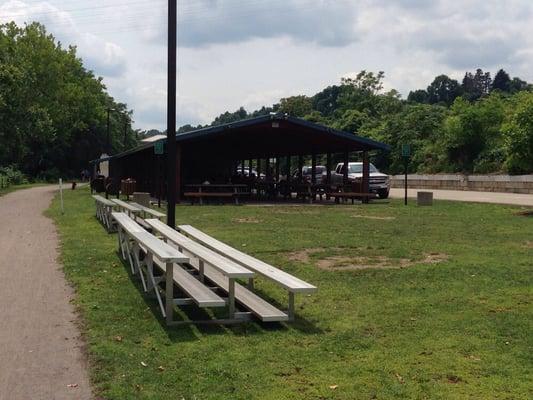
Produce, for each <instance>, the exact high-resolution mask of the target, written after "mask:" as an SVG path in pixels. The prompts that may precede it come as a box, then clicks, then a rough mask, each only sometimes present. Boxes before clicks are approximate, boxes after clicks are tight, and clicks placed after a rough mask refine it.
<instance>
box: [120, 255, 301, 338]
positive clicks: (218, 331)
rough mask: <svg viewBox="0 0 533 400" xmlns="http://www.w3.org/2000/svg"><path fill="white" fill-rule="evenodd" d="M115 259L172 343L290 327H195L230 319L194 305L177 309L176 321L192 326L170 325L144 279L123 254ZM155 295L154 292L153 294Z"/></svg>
mask: <svg viewBox="0 0 533 400" xmlns="http://www.w3.org/2000/svg"><path fill="white" fill-rule="evenodd" d="M115 254H116V256H117V258H118V259H119V261H120V262H121V264H122V266H123V268H124V272H125V273H126V274H127V275H128V278H129V280H130V281H131V283H132V285H133V286H134V287H135V288H136V289H137V291H138V292H139V295H140V296H141V297H142V299H143V301H144V303H145V304H146V307H147V308H148V309H149V310H150V312H151V313H152V314H153V316H154V318H155V319H156V320H157V322H158V323H159V325H160V326H161V328H162V330H163V331H164V332H165V333H166V334H167V336H168V338H169V340H170V341H172V342H182V341H195V340H199V339H200V338H201V337H202V336H204V335H223V334H228V333H231V334H233V335H239V336H240V335H244V336H248V335H250V334H254V335H255V334H263V333H265V332H267V331H275V330H280V329H283V330H288V329H289V327H288V326H286V324H284V323H279V322H268V323H262V322H260V321H255V320H252V321H246V322H242V323H238V324H232V325H223V324H216V323H212V324H211V323H209V324H194V322H193V321H210V320H213V319H225V318H227V309H226V308H225V307H223V308H220V309H204V308H200V307H197V306H195V305H188V306H180V307H175V308H174V320H175V321H190V322H191V323H190V324H183V325H179V326H168V325H167V324H166V320H165V318H164V317H163V315H162V314H161V310H160V309H159V303H158V302H157V298H156V296H155V294H151V293H150V292H148V293H147V292H145V291H144V288H143V286H142V283H141V280H140V278H139V277H138V276H136V275H133V274H132V273H131V267H130V264H129V262H128V261H126V260H123V259H122V256H121V253H120V251H118V250H117V251H116V253H115ZM174 290H175V294H176V293H177V294H180V295H182V296H183V297H187V296H186V295H185V294H184V293H183V292H181V291H179V288H177V287H174ZM152 293H153V292H152ZM295 325H296V326H301V325H302V324H301V321H298V322H296V324H295Z"/></svg>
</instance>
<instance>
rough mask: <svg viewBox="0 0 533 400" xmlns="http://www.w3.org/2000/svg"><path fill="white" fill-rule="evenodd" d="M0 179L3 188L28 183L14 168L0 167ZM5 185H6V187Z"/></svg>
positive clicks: (24, 176)
mask: <svg viewBox="0 0 533 400" xmlns="http://www.w3.org/2000/svg"><path fill="white" fill-rule="evenodd" d="M0 176H2V177H3V179H2V178H0V180H2V182H3V184H4V185H5V186H10V185H22V184H24V183H28V178H27V177H26V175H24V174H23V173H22V172H21V171H20V170H18V169H17V168H16V167H15V166H9V167H0ZM6 183H7V185H6Z"/></svg>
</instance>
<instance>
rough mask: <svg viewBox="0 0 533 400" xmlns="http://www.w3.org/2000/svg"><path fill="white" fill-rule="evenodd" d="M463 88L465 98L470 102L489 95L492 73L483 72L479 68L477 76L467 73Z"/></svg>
mask: <svg viewBox="0 0 533 400" xmlns="http://www.w3.org/2000/svg"><path fill="white" fill-rule="evenodd" d="M461 87H462V91H463V96H464V97H465V98H466V99H467V100H470V101H474V100H478V99H480V98H481V97H483V96H486V95H488V94H489V92H490V89H491V87H492V79H491V77H490V72H483V70H482V69H481V68H478V69H477V70H476V73H475V74H472V73H471V72H467V73H465V76H464V78H463V83H462V85H461Z"/></svg>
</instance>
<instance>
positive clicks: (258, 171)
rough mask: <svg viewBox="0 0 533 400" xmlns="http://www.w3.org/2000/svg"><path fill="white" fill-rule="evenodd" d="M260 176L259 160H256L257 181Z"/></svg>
mask: <svg viewBox="0 0 533 400" xmlns="http://www.w3.org/2000/svg"><path fill="white" fill-rule="evenodd" d="M260 176H261V159H260V158H258V159H257V179H259V177H260Z"/></svg>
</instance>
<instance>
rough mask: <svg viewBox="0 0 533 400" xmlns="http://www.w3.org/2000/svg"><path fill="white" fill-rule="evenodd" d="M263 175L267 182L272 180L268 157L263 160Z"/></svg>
mask: <svg viewBox="0 0 533 400" xmlns="http://www.w3.org/2000/svg"><path fill="white" fill-rule="evenodd" d="M265 175H266V179H267V181H270V178H272V169H271V168H270V157H267V158H266V160H265Z"/></svg>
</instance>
